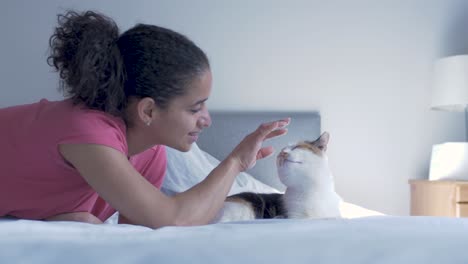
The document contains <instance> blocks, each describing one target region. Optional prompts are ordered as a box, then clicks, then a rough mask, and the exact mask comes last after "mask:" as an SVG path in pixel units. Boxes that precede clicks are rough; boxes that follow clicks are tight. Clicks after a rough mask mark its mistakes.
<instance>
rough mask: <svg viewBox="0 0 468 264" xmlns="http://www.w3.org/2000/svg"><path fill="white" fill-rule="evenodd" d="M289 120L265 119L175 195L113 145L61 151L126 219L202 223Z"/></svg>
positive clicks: (63, 147)
mask: <svg viewBox="0 0 468 264" xmlns="http://www.w3.org/2000/svg"><path fill="white" fill-rule="evenodd" d="M288 122H289V120H286V121H278V122H272V123H269V124H263V125H262V126H260V127H259V128H258V129H257V130H256V131H255V132H253V133H252V134H250V135H248V136H247V137H246V138H245V139H244V140H243V141H242V142H241V143H240V144H239V145H238V146H237V147H236V148H235V149H234V151H233V152H232V153H231V154H230V155H229V156H228V158H226V159H225V160H224V161H222V162H221V163H220V164H219V166H218V167H216V168H215V169H214V170H213V171H212V172H211V173H210V174H209V175H208V176H207V178H206V179H205V180H204V181H202V182H201V183H199V184H197V185H196V186H194V187H193V188H191V189H189V190H187V191H186V192H183V193H180V194H178V195H176V196H174V197H169V196H166V195H164V194H163V193H162V192H161V191H160V190H158V189H157V188H154V186H153V185H152V184H151V183H149V182H148V181H147V180H146V179H145V178H144V177H143V176H141V175H140V174H139V173H138V172H137V171H136V170H135V169H134V168H133V166H132V165H131V164H130V162H129V161H128V159H127V157H125V155H124V154H122V153H121V152H119V151H117V150H114V149H112V148H110V147H106V146H102V145H93V144H64V145H60V152H61V153H62V155H63V156H64V158H65V159H66V160H67V161H69V162H70V163H71V164H72V165H73V166H74V167H75V168H76V169H77V170H78V171H79V173H80V174H81V175H82V176H83V178H84V179H85V180H86V181H87V182H88V183H89V184H90V185H91V186H92V187H93V188H94V189H95V190H96V192H97V193H98V194H99V195H100V196H101V197H102V198H103V199H104V200H106V201H107V202H108V203H109V204H110V205H111V206H112V207H114V208H115V209H116V210H117V211H119V212H120V213H121V214H122V215H124V216H125V218H127V219H128V222H130V223H134V224H138V225H143V226H148V227H152V228H158V227H162V226H168V225H200V224H207V223H209V222H210V221H211V220H212V219H213V218H214V217H215V216H216V214H217V212H218V211H219V210H220V209H221V207H222V205H223V202H224V199H225V197H226V195H227V193H228V192H229V189H230V188H231V185H232V183H233V181H234V179H235V177H236V176H237V175H238V174H239V172H241V171H244V170H246V169H247V168H249V167H251V166H253V164H255V161H256V160H257V159H260V158H263V157H266V156H268V155H270V154H271V153H272V152H273V150H272V149H271V147H267V148H262V146H261V145H262V142H263V141H264V140H265V139H268V138H271V137H275V136H278V135H282V134H285V133H286V130H285V129H278V130H277V128H278V127H282V126H285V125H287V123H288Z"/></svg>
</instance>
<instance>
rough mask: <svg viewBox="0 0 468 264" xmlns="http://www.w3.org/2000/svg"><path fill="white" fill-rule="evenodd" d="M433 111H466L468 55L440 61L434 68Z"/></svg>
mask: <svg viewBox="0 0 468 264" xmlns="http://www.w3.org/2000/svg"><path fill="white" fill-rule="evenodd" d="M434 78H435V79H434V85H433V90H432V103H431V109H433V110H444V111H466V107H467V105H468V55H457V56H451V57H445V58H442V59H439V60H438V61H436V63H435V67H434Z"/></svg>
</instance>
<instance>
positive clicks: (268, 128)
mask: <svg viewBox="0 0 468 264" xmlns="http://www.w3.org/2000/svg"><path fill="white" fill-rule="evenodd" d="M290 121H291V119H290V118H289V117H288V118H285V119H280V120H277V121H273V122H270V123H264V124H262V125H260V127H259V128H258V129H257V131H258V132H259V134H260V136H261V137H262V138H267V136H268V135H269V134H270V133H271V132H272V131H274V130H275V129H278V128H284V127H286V126H287V125H289V122H290Z"/></svg>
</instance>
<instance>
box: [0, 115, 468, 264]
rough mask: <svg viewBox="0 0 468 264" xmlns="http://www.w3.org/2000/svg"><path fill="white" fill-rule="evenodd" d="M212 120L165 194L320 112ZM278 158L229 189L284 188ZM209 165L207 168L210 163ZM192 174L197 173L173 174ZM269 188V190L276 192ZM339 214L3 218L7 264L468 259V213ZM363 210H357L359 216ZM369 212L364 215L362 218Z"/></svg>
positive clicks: (0, 235) (309, 122) (316, 119)
mask: <svg viewBox="0 0 468 264" xmlns="http://www.w3.org/2000/svg"><path fill="white" fill-rule="evenodd" d="M212 116H213V126H212V127H211V128H210V129H209V130H208V131H206V133H204V134H203V136H202V137H201V138H200V140H199V142H198V145H196V146H195V147H194V148H193V150H192V151H190V152H189V153H178V152H175V151H172V150H168V158H170V161H169V163H168V175H167V177H168V178H167V179H166V182H165V185H163V191H165V192H166V193H167V194H168V195H172V194H173V193H175V192H179V191H183V190H184V189H186V188H188V187H189V186H190V185H192V184H194V183H196V182H197V181H199V180H201V177H203V174H204V173H206V171H209V170H210V169H211V168H212V167H213V166H216V162H217V161H218V159H222V158H223V157H224V156H225V155H227V153H229V150H230V149H232V147H234V145H235V144H236V143H237V142H238V141H239V140H240V139H241V138H242V137H243V135H245V133H244V132H246V131H250V130H251V129H254V128H255V127H256V126H257V125H258V124H259V123H260V122H262V121H269V120H271V119H276V118H278V117H283V116H291V117H292V118H293V121H292V123H291V126H290V133H289V134H288V135H287V136H284V137H281V138H278V139H275V140H271V141H269V142H268V144H270V143H271V145H273V146H275V147H277V148H278V147H280V146H281V145H283V144H287V143H288V142H294V141H296V140H297V139H301V138H304V137H305V138H308V139H313V138H315V137H317V136H318V135H319V133H320V131H321V128H320V115H319V114H318V113H316V112H308V113H259V112H255V113H253V112H243V113H229V112H216V113H212ZM271 162H272V160H265V161H263V162H258V164H257V165H256V167H255V169H254V170H251V171H249V172H248V173H245V174H241V175H239V177H238V179H239V180H237V179H236V183H235V184H234V185H233V189H232V190H231V192H239V191H242V190H246V189H249V190H258V191H269V190H271V189H275V190H279V191H281V189H282V188H283V187H282V186H281V185H280V183H279V182H278V181H275V178H274V175H273V176H272V173H274V171H271V168H272V166H271ZM208 163H209V164H210V166H211V167H210V166H207V164H208ZM184 172H185V173H191V174H192V175H190V176H191V177H186V178H183V177H182V178H181V177H176V176H175V175H180V173H184ZM269 188H271V189H269ZM353 206H354V209H357V211H353V212H346V213H345V215H346V217H345V218H340V219H315V220H299V219H272V220H255V221H244V222H229V223H213V224H209V225H204V226H193V227H164V228H160V229H155V230H153V229H150V228H146V227H141V226H133V225H117V224H115V218H114V217H113V218H111V219H110V220H109V221H108V222H107V223H106V224H103V225H91V224H85V223H76V222H42V221H31V220H17V219H0V263H236V264H238V263H243V264H245V263H468V251H467V250H466V245H467V244H468V219H465V218H445V217H423V216H419V217H409V216H388V215H387V216H386V215H382V214H379V213H378V212H375V211H371V210H367V209H366V208H361V207H359V206H358V205H352V204H347V206H346V208H347V209H349V208H353ZM356 212H358V213H356ZM359 213H361V214H359Z"/></svg>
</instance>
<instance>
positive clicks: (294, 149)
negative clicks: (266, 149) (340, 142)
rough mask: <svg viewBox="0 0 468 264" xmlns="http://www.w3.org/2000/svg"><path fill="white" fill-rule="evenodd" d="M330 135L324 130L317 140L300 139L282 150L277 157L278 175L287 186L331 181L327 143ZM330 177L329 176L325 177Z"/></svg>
mask: <svg viewBox="0 0 468 264" xmlns="http://www.w3.org/2000/svg"><path fill="white" fill-rule="evenodd" d="M329 138H330V135H329V134H328V132H324V133H323V134H322V135H321V136H320V137H319V138H318V139H316V140H315V141H300V142H298V143H297V144H294V145H290V146H287V147H285V148H283V149H282V150H281V152H280V153H279V154H278V156H277V158H276V165H277V168H278V176H279V178H280V180H281V182H282V183H283V184H284V185H286V186H287V187H292V186H301V185H303V184H314V183H320V182H324V181H330V177H329V176H328V175H329V174H328V173H322V172H328V157H327V155H326V150H327V144H328V140H329ZM325 177H328V178H325Z"/></svg>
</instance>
